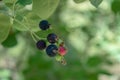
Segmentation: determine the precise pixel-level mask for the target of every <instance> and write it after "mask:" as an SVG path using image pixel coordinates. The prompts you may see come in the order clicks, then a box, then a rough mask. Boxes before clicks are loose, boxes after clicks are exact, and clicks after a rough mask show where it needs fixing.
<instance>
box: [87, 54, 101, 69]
mask: <svg viewBox="0 0 120 80" xmlns="http://www.w3.org/2000/svg"><path fill="white" fill-rule="evenodd" d="M101 63H102V59H101V57H100V56H93V57H90V58H89V59H88V61H87V65H88V66H89V67H97V66H99V65H100V64H101Z"/></svg>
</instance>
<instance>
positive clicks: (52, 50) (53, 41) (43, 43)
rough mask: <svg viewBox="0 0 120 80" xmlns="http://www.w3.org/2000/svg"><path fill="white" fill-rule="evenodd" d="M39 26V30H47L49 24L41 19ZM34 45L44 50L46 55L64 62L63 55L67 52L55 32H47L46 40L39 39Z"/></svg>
mask: <svg viewBox="0 0 120 80" xmlns="http://www.w3.org/2000/svg"><path fill="white" fill-rule="evenodd" d="M39 27H40V29H41V30H47V29H49V28H50V24H49V22H48V21H47V20H42V21H41V22H40V23H39ZM47 42H48V43H49V44H48V45H47ZM36 46H37V48H38V49H39V50H45V51H46V53H47V55H48V56H50V57H56V60H57V61H60V62H61V63H62V64H66V62H65V60H64V57H63V56H64V55H65V54H66V53H67V49H66V47H65V45H64V42H63V41H62V40H61V39H59V38H58V36H57V35H56V34H55V33H49V34H48V35H47V38H46V40H39V41H38V42H37V43H36Z"/></svg>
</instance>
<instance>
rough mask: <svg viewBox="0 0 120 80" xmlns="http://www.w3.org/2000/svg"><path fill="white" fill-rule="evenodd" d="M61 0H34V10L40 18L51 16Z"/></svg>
mask: <svg viewBox="0 0 120 80" xmlns="http://www.w3.org/2000/svg"><path fill="white" fill-rule="evenodd" d="M58 3H59V0H33V12H34V13H36V14H37V15H38V16H39V17H40V18H42V19H46V18H49V17H50V16H51V15H52V14H53V12H54V11H55V9H56V8H57V6H58Z"/></svg>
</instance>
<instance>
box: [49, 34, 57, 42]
mask: <svg viewBox="0 0 120 80" xmlns="http://www.w3.org/2000/svg"><path fill="white" fill-rule="evenodd" d="M47 40H48V42H50V43H55V42H57V41H58V37H57V35H56V34H54V33H50V34H48V36H47Z"/></svg>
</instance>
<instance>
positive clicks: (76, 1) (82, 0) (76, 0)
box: [74, 0, 85, 3]
mask: <svg viewBox="0 0 120 80" xmlns="http://www.w3.org/2000/svg"><path fill="white" fill-rule="evenodd" d="M84 1H85V0H74V2H75V3H81V2H84Z"/></svg>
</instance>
